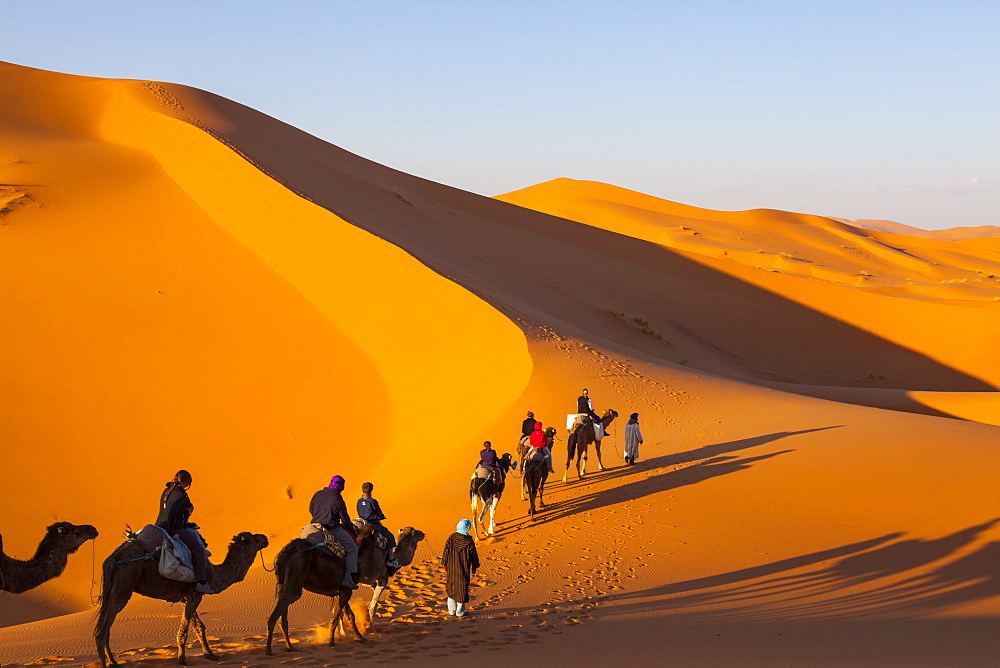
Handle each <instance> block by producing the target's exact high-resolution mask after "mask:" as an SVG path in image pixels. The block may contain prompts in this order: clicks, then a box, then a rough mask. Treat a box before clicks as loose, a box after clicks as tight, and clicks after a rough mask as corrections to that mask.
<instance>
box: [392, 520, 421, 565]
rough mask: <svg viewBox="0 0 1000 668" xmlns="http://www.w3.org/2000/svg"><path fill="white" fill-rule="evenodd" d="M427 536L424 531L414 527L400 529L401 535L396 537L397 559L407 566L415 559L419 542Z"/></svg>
mask: <svg viewBox="0 0 1000 668" xmlns="http://www.w3.org/2000/svg"><path fill="white" fill-rule="evenodd" d="M424 538H425V536H424V532H423V531H421V530H420V529H414V528H413V527H405V528H403V529H400V530H399V537H398V538H397V539H396V545H397V547H396V560H397V561H399V563H400V564H402V565H403V566H406V565H408V564H410V563H411V562H412V561H413V555H414V554H415V553H416V551H417V543H419V542H420V541H422V540H423V539H424Z"/></svg>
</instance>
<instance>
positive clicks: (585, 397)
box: [576, 388, 608, 436]
mask: <svg viewBox="0 0 1000 668" xmlns="http://www.w3.org/2000/svg"><path fill="white" fill-rule="evenodd" d="M576 412H577V414H578V415H580V414H582V415H588V416H590V419H591V420H593V422H594V424H595V425H600V426H601V429H602V430H603V429H604V423H603V422H601V418H600V417H599V416H598V415H597V413H595V412H594V404H593V402H592V401H591V400H590V392H589V391H588V390H587V388H583V393H582V394H580V396H578V397H577V398H576ZM595 433H596V429H595ZM598 435H600V434H598ZM603 435H604V436H607V435H608V432H606V431H605V432H604V434H603Z"/></svg>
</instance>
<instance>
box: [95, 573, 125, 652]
mask: <svg viewBox="0 0 1000 668" xmlns="http://www.w3.org/2000/svg"><path fill="white" fill-rule="evenodd" d="M130 598H132V583H128V584H127V585H119V584H118V582H117V581H116V582H115V583H114V584H113V585H112V589H111V592H110V593H109V594H108V595H107V596H105V597H104V599H103V600H102V601H101V609H100V610H99V611H98V613H97V625H96V626H95V627H94V639H95V640H96V641H97V658H98V659H100V661H101V668H105V667H106V666H108V665H112V666H117V665H118V662H117V661H115V655H114V652H112V651H111V625H112V624H114V623H115V617H117V616H118V613H119V612H121V611H122V610H124V609H125V606H126V605H127V604H128V601H129V599H130Z"/></svg>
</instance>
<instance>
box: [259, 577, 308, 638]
mask: <svg viewBox="0 0 1000 668" xmlns="http://www.w3.org/2000/svg"><path fill="white" fill-rule="evenodd" d="M301 596H302V587H296V586H294V585H292V584H291V583H289V582H288V581H287V580H286V581H285V582H284V583H283V585H282V587H281V592H280V593H279V595H278V602H277V603H275V604H274V611H273V612H271V616H270V617H268V618H267V645H265V647H264V653H265V654H267V655H268V656H270V655H271V638H272V637H273V636H274V623H275V622H276V621H278V620H279V619H280V620H281V633H282V635H284V637H285V649H287V650H288V651H289V652H294V651H295V648H294V647H292V641H291V639H290V638H289V637H288V607H289V606H290V605H291V604H292V603H295V601H297V600H299V598H301Z"/></svg>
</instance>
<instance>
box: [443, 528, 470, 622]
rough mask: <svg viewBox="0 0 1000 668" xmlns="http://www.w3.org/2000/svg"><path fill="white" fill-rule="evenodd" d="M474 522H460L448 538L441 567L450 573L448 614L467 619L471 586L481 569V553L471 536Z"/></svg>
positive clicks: (447, 579)
mask: <svg viewBox="0 0 1000 668" xmlns="http://www.w3.org/2000/svg"><path fill="white" fill-rule="evenodd" d="M471 528H472V522H470V521H469V520H459V521H458V526H456V527H455V533H453V534H451V535H450V536H448V540H447V541H445V544H444V553H443V554H442V555H441V565H442V566H444V569H445V570H446V571H447V572H448V574H447V578H446V583H445V592H446V593H447V594H448V614H449V615H451V616H454V617H458V618H460V619H461V618H462V617H465V615H466V611H465V604H466V603H468V602H469V586H470V585H471V584H472V576H473V575H475V574H476V571H477V570H478V569H479V553H477V552H476V543H475V541H473V540H472V536H470V535H469V530H470V529H471Z"/></svg>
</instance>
